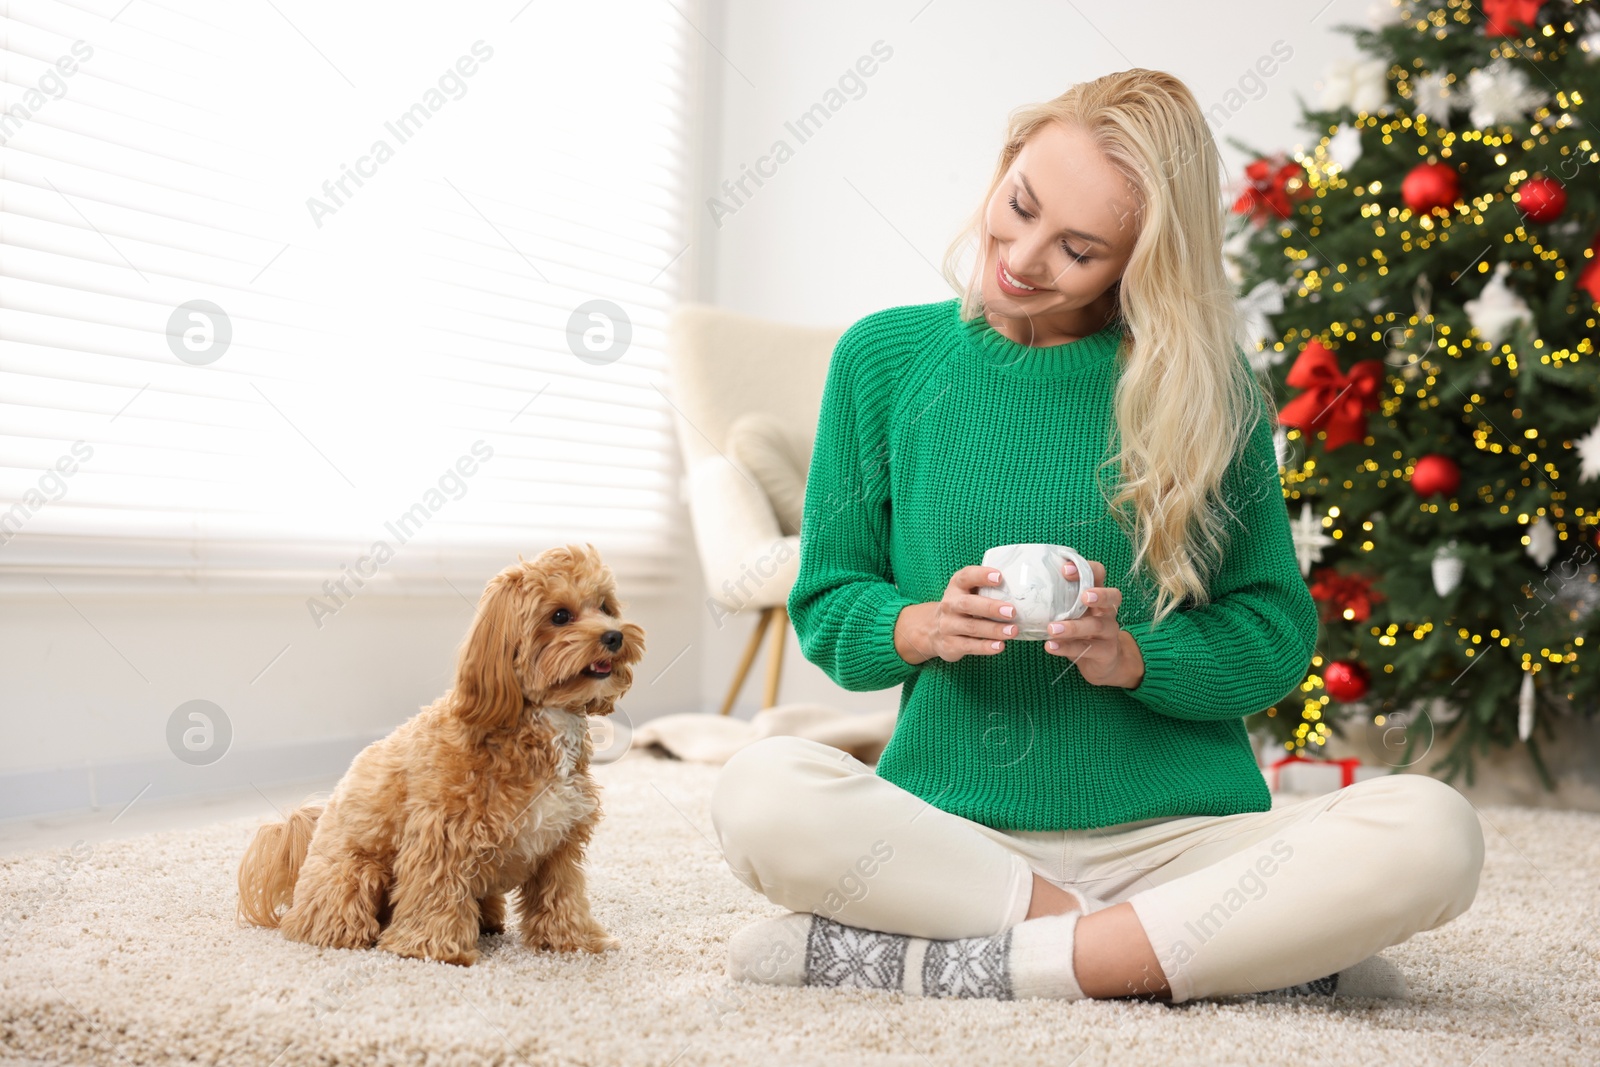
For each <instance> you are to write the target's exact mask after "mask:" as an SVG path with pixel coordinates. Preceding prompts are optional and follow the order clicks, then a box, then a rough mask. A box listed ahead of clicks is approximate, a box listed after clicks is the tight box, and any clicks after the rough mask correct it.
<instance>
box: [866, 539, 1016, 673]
mask: <svg viewBox="0 0 1600 1067" xmlns="http://www.w3.org/2000/svg"><path fill="white" fill-rule="evenodd" d="M1001 581H1002V579H1001V577H1000V572H999V571H998V570H996V569H995V568H993V567H985V566H983V565H982V564H973V565H972V566H970V567H962V568H961V569H960V570H958V571H956V572H955V574H953V575H951V576H950V584H949V585H947V586H945V590H944V597H943V598H942V599H940V600H936V601H933V602H930V603H927V604H912V605H910V606H909V607H907V608H905V609H904V610H903V611H901V612H900V617H899V618H898V619H896V620H895V625H894V648H895V651H896V652H898V653H900V658H901V659H903V660H905V661H906V662H907V663H924V662H926V661H928V660H930V659H933V658H934V657H935V656H937V657H938V658H939V659H942V660H944V661H945V662H947V663H954V662H955V661H956V660H958V659H960V658H961V657H963V656H993V655H995V654H996V653H999V652H1003V651H1005V647H1006V646H1005V639H1006V638H1008V637H1015V636H1016V635H1017V624H1016V621H1015V620H1016V609H1015V608H1014V607H1013V606H1012V605H1010V604H1008V603H1006V602H1005V601H1003V600H993V599H990V598H989V597H986V596H979V595H978V593H977V592H976V590H977V589H979V588H981V587H983V586H986V585H987V586H996V585H999V584H1000V583H1001Z"/></svg>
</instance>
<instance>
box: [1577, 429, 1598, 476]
mask: <svg viewBox="0 0 1600 1067" xmlns="http://www.w3.org/2000/svg"><path fill="white" fill-rule="evenodd" d="M1577 444H1578V458H1579V459H1581V460H1582V461H1583V471H1582V473H1581V474H1579V475H1578V481H1580V482H1587V481H1588V480H1589V479H1591V478H1593V477H1595V476H1596V475H1600V422H1597V423H1595V425H1594V429H1592V430H1590V431H1589V432H1588V433H1587V434H1585V435H1584V436H1582V437H1580V438H1578V442H1577Z"/></svg>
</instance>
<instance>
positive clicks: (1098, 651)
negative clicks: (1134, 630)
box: [1044, 560, 1144, 689]
mask: <svg viewBox="0 0 1600 1067" xmlns="http://www.w3.org/2000/svg"><path fill="white" fill-rule="evenodd" d="M1089 566H1090V568H1091V569H1093V571H1094V573H1093V574H1092V575H1090V579H1091V581H1092V582H1093V584H1092V585H1091V586H1090V587H1089V588H1088V589H1085V590H1084V591H1083V599H1084V600H1085V601H1086V602H1087V603H1088V605H1089V610H1087V611H1085V612H1084V613H1083V614H1082V615H1080V616H1078V617H1077V618H1076V619H1068V620H1067V621H1065V622H1052V623H1051V624H1050V626H1049V633H1050V636H1049V637H1048V638H1047V639H1046V640H1045V643H1044V650H1045V651H1046V652H1048V653H1049V654H1050V655H1052V656H1062V657H1064V658H1066V659H1070V660H1071V661H1072V662H1073V663H1074V664H1076V665H1077V668H1078V672H1079V673H1080V674H1082V675H1083V680H1084V681H1086V682H1088V683H1089V684H1090V685H1117V686H1122V687H1123V688H1125V689H1132V688H1134V687H1136V686H1137V685H1138V684H1139V683H1140V682H1142V681H1143V680H1144V658H1143V657H1142V656H1141V655H1140V654H1139V645H1138V642H1136V641H1134V639H1133V635H1132V634H1130V633H1129V632H1128V631H1126V630H1124V629H1123V628H1122V626H1121V624H1120V623H1118V622H1117V610H1118V609H1119V608H1121V607H1122V590H1120V589H1111V588H1108V587H1107V586H1106V585H1105V580H1106V568H1105V564H1103V563H1097V562H1095V561H1094V560H1090V561H1089ZM1061 574H1062V576H1063V577H1065V578H1067V579H1068V580H1076V579H1077V577H1078V571H1077V567H1076V566H1075V565H1074V564H1073V563H1072V562H1071V561H1070V560H1069V561H1067V562H1066V563H1064V564H1062V565H1061Z"/></svg>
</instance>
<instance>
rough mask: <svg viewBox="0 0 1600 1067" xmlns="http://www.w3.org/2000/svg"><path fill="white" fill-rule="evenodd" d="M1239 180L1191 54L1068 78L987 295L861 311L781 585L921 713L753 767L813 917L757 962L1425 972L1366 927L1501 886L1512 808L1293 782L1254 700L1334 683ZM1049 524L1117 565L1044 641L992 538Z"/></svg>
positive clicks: (1004, 226) (757, 859)
mask: <svg viewBox="0 0 1600 1067" xmlns="http://www.w3.org/2000/svg"><path fill="white" fill-rule="evenodd" d="M1220 182H1221V166H1220V161H1219V158H1218V156H1217V152H1216V148H1215V145H1214V144H1213V142H1212V139H1211V136H1210V131H1209V130H1208V129H1207V126H1206V124H1205V121H1204V119H1203V118H1202V116H1201V112H1200V109H1199V107H1198V106H1197V105H1196V103H1195V100H1194V97H1193V96H1192V95H1191V94H1190V92H1189V91H1188V89H1187V88H1186V87H1185V86H1184V85H1183V83H1182V82H1180V81H1179V80H1178V79H1177V78H1175V77H1172V76H1171V75H1168V74H1165V73H1161V72H1156V71H1148V70H1129V71H1124V72H1121V73H1118V74H1112V75H1108V76H1106V77H1103V78H1100V79H1097V80H1095V81H1092V82H1087V83H1084V84H1080V85H1076V86H1074V87H1072V88H1071V89H1069V90H1068V91H1067V92H1065V93H1063V94H1062V95H1061V96H1060V97H1058V98H1056V99H1055V100H1052V101H1049V102H1048V103H1045V104H1040V105H1036V106H1032V107H1027V108H1022V109H1020V110H1019V111H1018V112H1016V113H1015V114H1014V115H1013V117H1012V120H1011V126H1010V130H1009V135H1008V137H1007V139H1006V144H1005V148H1004V150H1003V151H1002V152H1001V154H1000V160H999V164H998V166H997V168H996V172H995V177H994V181H993V183H992V185H991V187H990V191H989V195H988V197H987V198H986V201H985V203H984V205H983V207H982V208H981V209H980V210H979V212H978V213H977V215H976V216H975V217H974V219H973V226H972V232H973V234H974V236H975V237H976V241H977V248H978V250H979V255H978V256H977V261H976V267H975V269H974V271H973V274H972V276H971V278H969V279H968V281H967V283H966V285H965V286H963V285H961V284H960V283H959V282H958V281H957V280H956V276H955V272H954V268H953V263H954V259H955V254H956V251H957V247H958V246H952V249H951V252H950V254H949V255H947V257H946V276H947V278H948V279H949V280H950V281H951V284H952V287H953V288H956V289H958V290H960V291H961V292H962V296H961V298H960V299H959V300H957V299H951V300H948V301H945V302H942V303H936V304H924V305H917V306H910V307H898V308H891V309H889V310H886V311H881V312H877V313H875V314H872V315H868V316H867V317H865V318H863V319H861V320H860V321H859V322H857V323H855V324H854V325H853V326H852V327H851V328H850V329H849V330H847V331H846V332H845V334H844V336H843V337H842V338H841V339H840V340H839V342H838V345H837V347H836V349H835V351H834V355H833V360H832V363H831V365H830V367H829V372H828V379H827V385H826V389H825V393H824V399H823V403H822V412H821V416H820V419H819V423H818V431H817V438H816V445H815V454H814V457H813V461H812V466H811V470H810V474H809V481H808V484H807V489H806V503H805V512H804V521H803V528H802V530H801V547H800V570H799V575H798V578H797V580H796V582H795V585H794V588H793V590H792V592H791V593H790V595H789V601H788V608H789V613H790V615H791V617H792V618H793V620H794V626H795V631H796V633H797V635H798V636H799V639H800V643H801V647H802V649H803V650H804V652H805V655H806V657H807V658H808V659H810V660H811V661H812V662H814V663H816V664H818V665H819V666H821V667H822V668H823V669H824V670H825V671H827V673H828V674H829V675H830V676H831V677H832V678H833V679H834V680H835V681H836V682H838V683H839V684H840V685H842V686H843V687H845V688H846V689H850V690H876V689H884V688H888V687H891V686H894V685H897V684H899V685H902V686H903V688H902V690H901V698H900V713H899V718H898V721H897V723H896V727H895V733H894V736H893V738H892V739H891V741H890V743H889V745H888V747H887V748H886V749H885V750H884V752H883V755H882V758H881V759H880V761H879V763H878V766H877V769H876V773H874V772H873V770H872V769H870V768H868V767H866V766H865V765H863V764H861V763H860V762H859V761H857V760H855V759H853V758H852V757H850V756H848V755H847V754H845V753H843V752H841V751H839V750H836V749H833V748H830V747H829V746H826V745H821V744H818V743H816V742H812V741H808V740H805V739H801V738H793V737H775V738H768V739H766V740H763V741H761V742H758V743H756V744H753V745H750V746H748V747H747V748H745V749H743V750H741V751H740V752H738V753H737V754H736V755H735V756H734V757H733V759H732V760H730V761H729V763H728V764H727V765H726V767H725V768H724V769H723V772H722V774H721V776H720V778H719V781H718V783H717V787H716V791H715V794H714V796H713V799H712V816H713V820H714V822H715V825H716V829H717V833H718V835H719V836H720V838H721V843H722V847H723V850H724V855H725V856H726V858H727V861H728V863H729V865H730V868H731V869H732V870H733V872H734V874H735V875H736V876H737V877H738V878H740V880H742V881H744V882H745V884H747V885H749V886H750V887H751V888H753V889H755V890H756V891H758V892H760V893H763V894H764V895H766V896H767V897H768V898H769V899H771V900H772V901H774V902H775V903H779V904H782V905H784V906H785V907H788V908H790V909H791V910H792V911H793V912H794V914H792V915H789V916H786V917H783V918H779V919H772V920H766V921H764V922H760V923H756V924H754V925H752V926H750V927H747V928H746V929H744V930H742V931H740V932H739V933H738V934H736V935H735V937H734V938H733V939H732V942H731V944H730V970H731V972H732V973H733V974H734V975H736V976H737V977H739V978H743V979H746V980H756V981H765V982H775V983H782V984H792V985H800V984H804V985H857V986H869V987H877V988H885V989H900V990H904V991H905V992H908V993H920V994H928V995H942V996H992V997H1001V998H1010V997H1023V996H1044V997H1059V998H1069V999H1072V998H1081V997H1115V996H1128V995H1137V996H1142V997H1151V998H1160V999H1166V1000H1169V1001H1171V1002H1173V1003H1181V1002H1183V1001H1187V1000H1190V999H1193V998H1196V997H1204V996H1221V995H1231V994H1249V993H1252V992H1263V991H1273V990H1282V989H1285V988H1286V987H1287V988H1289V989H1290V991H1293V992H1337V993H1341V994H1345V995H1357V996H1361V995H1369V996H1371V995H1377V996H1404V995H1405V987H1404V981H1403V979H1402V978H1401V977H1400V975H1399V972H1398V971H1397V969H1396V968H1395V967H1394V966H1393V965H1392V964H1390V963H1389V962H1388V961H1386V960H1383V959H1382V958H1380V957H1377V956H1375V955H1374V953H1376V952H1377V951H1378V950H1379V949H1382V948H1384V947H1386V946H1389V945H1393V944H1397V943H1399V942H1401V941H1404V940H1405V939H1407V938H1408V937H1410V936H1411V935H1412V934H1414V933H1416V932H1417V931H1419V930H1429V929H1433V928H1435V927H1437V926H1439V925H1441V924H1443V923H1445V922H1447V921H1448V920H1450V919H1452V918H1454V917H1455V916H1457V915H1459V914H1461V913H1462V912H1463V911H1465V910H1466V908H1467V907H1468V905H1469V904H1470V903H1471V902H1472V899H1473V897H1474V895H1475V894H1476V891H1477V884H1478V873H1479V869H1480V867H1481V866H1482V862H1483V835H1482V831H1481V830H1480V828H1479V824H1478V820H1477V816H1476V812H1475V811H1474V809H1473V808H1472V806H1471V805H1470V804H1469V803H1468V802H1467V801H1466V800H1465V799H1464V798H1463V797H1462V796H1461V795H1460V794H1459V793H1457V792H1456V791H1455V790H1454V789H1451V788H1450V787H1449V786H1447V785H1445V784H1443V783H1441V782H1439V781H1437V780H1435V779H1432V778H1428V777H1424V776H1420V775H1393V776H1386V777H1380V778H1373V779H1368V780H1365V781H1362V782H1359V783H1356V784H1355V785H1353V786H1350V787H1348V788H1345V789H1341V790H1339V791H1337V792H1334V793H1330V794H1327V795H1325V796H1319V797H1315V798H1311V799H1307V800H1302V801H1299V802H1297V803H1291V804H1288V805H1286V806H1283V807H1280V808H1278V809H1277V810H1272V799H1271V797H1270V795H1269V793H1268V790H1267V786H1266V783H1265V781H1264V780H1263V778H1262V775H1261V772H1260V769H1259V768H1258V766H1257V763H1256V758H1255V755H1254V753H1253V751H1252V749H1251V746H1250V742H1249V739H1248V736H1247V734H1246V731H1245V727H1244V722H1243V717H1244V716H1245V715H1249V714H1253V713H1255V712H1257V711H1260V710H1262V709H1263V708H1265V707H1267V706H1269V705H1270V704H1272V703H1274V702H1275V701H1277V700H1280V699H1282V698H1283V697H1285V696H1286V695H1288V694H1289V693H1290V692H1292V691H1293V690H1294V689H1295V688H1296V687H1297V686H1298V685H1299V684H1300V683H1301V681H1302V680H1303V679H1304V677H1305V673H1306V670H1307V667H1308V665H1309V663H1310V660H1311V656H1312V654H1313V651H1314V649H1315V647H1316V640H1317V613H1316V609H1315V605H1314V603H1313V601H1312V600H1311V596H1310V593H1309V592H1308V590H1307V588H1306V585H1305V582H1304V580H1303V579H1302V578H1301V576H1300V570H1299V567H1298V565H1297V560H1296V556H1295V551H1294V546H1293V544H1292V541H1291V537H1290V532H1289V522H1288V516H1287V510H1286V508H1285V506H1284V501H1283V495H1282V486H1281V483H1280V481H1279V477H1278V464H1277V460H1276V458H1275V452H1274V448H1273V443H1272V428H1273V421H1274V420H1273V419H1272V418H1271V417H1270V416H1269V414H1268V413H1269V412H1270V411H1271V408H1270V406H1269V404H1268V398H1267V396H1266V395H1265V394H1264V392H1263V390H1262V389H1261V387H1260V385H1259V384H1258V383H1257V381H1256V379H1255V378H1254V376H1253V374H1252V373H1251V371H1250V367H1249V363H1248V361H1247V360H1246V359H1245V357H1244V354H1243V353H1242V352H1240V351H1239V349H1238V347H1237V346H1236V344H1235V342H1234V340H1233V338H1234V336H1235V333H1234V320H1233V317H1232V316H1233V314H1234V312H1233V302H1232V297H1231V293H1230V289H1229V286H1228V284H1227V282H1226V280H1225V275H1224V272H1223V265H1222V255H1221V245H1222V224H1223V208H1222V203H1223V201H1222V195H1221V185H1220ZM958 245H959V242H958ZM1019 542H1045V543H1052V544H1068V545H1071V546H1073V547H1074V548H1076V549H1077V550H1078V551H1079V552H1080V553H1081V554H1082V555H1083V556H1084V557H1086V558H1087V559H1089V560H1090V561H1092V567H1093V570H1094V573H1093V575H1092V576H1085V577H1086V578H1088V579H1090V580H1091V581H1092V588H1090V589H1088V590H1087V591H1086V593H1085V594H1084V598H1085V600H1086V601H1088V602H1089V609H1088V612H1087V614H1085V615H1084V616H1083V617H1081V618H1079V619H1076V620H1074V621H1071V622H1066V623H1055V624H1052V627H1051V629H1052V633H1053V634H1054V636H1053V637H1052V638H1051V639H1049V640H1047V641H1046V642H1045V643H1043V644H1042V645H1041V644H1039V643H1037V642H1022V641H1008V640H1007V638H1009V637H1014V636H1015V634H1016V624H1015V623H1014V622H1009V621H1008V619H1011V618H1012V617H1013V614H1014V613H1013V611H1012V609H1011V606H1010V605H1008V604H1006V603H1005V602H1004V601H1003V600H999V599H989V598H987V597H983V596H980V595H978V593H977V590H978V589H980V588H982V587H984V586H986V585H987V586H995V585H997V584H998V583H999V580H1000V579H999V575H998V572H994V571H991V570H990V569H989V568H985V567H982V566H979V565H977V564H975V562H974V561H976V560H979V559H981V558H982V555H983V553H984V551H985V550H986V549H987V548H989V547H991V546H993V545H999V544H1009V543H1019ZM1063 576H1064V577H1065V578H1068V579H1075V578H1077V577H1078V576H1077V575H1076V574H1075V573H1074V571H1073V569H1072V565H1071V564H1070V563H1069V564H1066V565H1065V566H1064V568H1063Z"/></svg>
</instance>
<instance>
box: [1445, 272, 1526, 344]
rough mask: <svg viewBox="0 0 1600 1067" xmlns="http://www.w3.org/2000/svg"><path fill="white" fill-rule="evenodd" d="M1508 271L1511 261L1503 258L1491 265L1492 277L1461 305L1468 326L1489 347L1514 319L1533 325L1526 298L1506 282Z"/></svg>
mask: <svg viewBox="0 0 1600 1067" xmlns="http://www.w3.org/2000/svg"><path fill="white" fill-rule="evenodd" d="M1510 273H1511V264H1509V263H1506V262H1504V261H1501V262H1500V263H1497V264H1495V268H1494V277H1492V278H1490V279H1489V281H1488V282H1487V283H1486V284H1485V285H1484V287H1483V291H1482V292H1480V293H1479V294H1478V296H1477V298H1476V299H1474V300H1467V301H1464V302H1463V303H1462V305H1461V306H1462V307H1463V308H1465V309H1466V312H1467V318H1468V319H1470V320H1472V328H1473V329H1475V330H1477V331H1478V336H1479V337H1482V338H1483V339H1484V341H1485V342H1487V343H1488V345H1489V347H1490V348H1498V347H1499V346H1500V342H1502V341H1504V340H1505V339H1506V338H1507V337H1508V336H1510V334H1511V328H1512V327H1513V326H1515V325H1516V324H1517V323H1518V322H1526V323H1528V324H1529V325H1532V324H1533V310H1532V309H1531V308H1529V307H1528V303H1527V301H1525V300H1523V299H1522V297H1520V296H1518V295H1517V294H1516V293H1515V292H1514V291H1513V290H1512V288H1511V286H1509V285H1507V284H1506V275H1508V274H1510Z"/></svg>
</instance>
